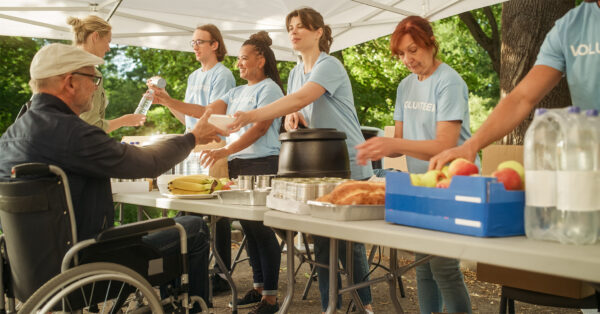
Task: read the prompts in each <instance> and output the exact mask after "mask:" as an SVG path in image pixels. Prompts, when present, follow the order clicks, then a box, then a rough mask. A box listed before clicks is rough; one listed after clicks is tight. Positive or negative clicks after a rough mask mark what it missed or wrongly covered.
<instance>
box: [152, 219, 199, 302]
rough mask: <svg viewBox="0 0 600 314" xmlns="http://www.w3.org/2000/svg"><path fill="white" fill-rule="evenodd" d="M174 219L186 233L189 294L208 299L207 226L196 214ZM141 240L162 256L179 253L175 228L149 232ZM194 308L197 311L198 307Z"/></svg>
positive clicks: (177, 234)
mask: <svg viewBox="0 0 600 314" xmlns="http://www.w3.org/2000/svg"><path fill="white" fill-rule="evenodd" d="M175 221H176V222H177V223H179V224H181V225H182V226H183V228H184V229H185V232H186V234H187V246H188V261H189V282H190V290H189V294H190V295H196V296H200V297H202V299H204V300H205V301H208V252H209V243H208V241H209V231H208V227H207V226H206V224H205V223H204V220H203V219H202V218H201V217H197V216H181V217H176V218H175ZM143 241H144V242H145V243H146V244H149V245H151V246H153V247H155V248H157V249H158V250H159V251H160V252H161V253H162V254H163V255H164V256H168V255H174V254H179V255H180V254H181V247H180V243H179V232H178V231H177V230H176V229H168V230H165V231H160V232H156V233H153V234H149V235H147V236H144V237H143ZM165 267H168V265H165ZM161 294H162V293H161ZM194 310H195V311H199V308H194Z"/></svg>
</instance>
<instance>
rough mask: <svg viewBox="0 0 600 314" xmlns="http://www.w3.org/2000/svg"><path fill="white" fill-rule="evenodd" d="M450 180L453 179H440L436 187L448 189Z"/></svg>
mask: <svg viewBox="0 0 600 314" xmlns="http://www.w3.org/2000/svg"><path fill="white" fill-rule="evenodd" d="M450 180H451V179H443V180H440V181H439V182H438V183H437V184H436V185H435V187H436V188H440V189H447V188H448V187H450Z"/></svg>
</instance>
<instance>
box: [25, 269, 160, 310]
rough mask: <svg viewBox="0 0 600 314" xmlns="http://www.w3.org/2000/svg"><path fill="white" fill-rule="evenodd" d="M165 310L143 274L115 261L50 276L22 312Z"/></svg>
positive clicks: (26, 303)
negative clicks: (114, 262)
mask: <svg viewBox="0 0 600 314" xmlns="http://www.w3.org/2000/svg"><path fill="white" fill-rule="evenodd" d="M78 310H84V312H100V313H117V312H118V313H163V309H162V306H161V304H160V301H159V298H158V295H157V293H156V292H155V290H154V288H152V286H151V285H150V284H149V283H148V281H147V280H146V279H144V277H142V276H141V275H140V274H138V273H136V272H135V271H133V270H131V269H129V268H127V267H125V266H121V265H118V264H113V263H91V264H84V265H81V266H77V267H74V268H71V269H69V270H67V271H65V272H64V273H61V274H59V275H57V276H55V277H54V278H52V279H50V281H48V282H47V283H45V284H44V285H43V286H42V287H40V288H39V289H38V290H37V291H36V292H35V293H34V294H33V295H32V296H31V297H30V298H29V299H28V300H27V302H25V303H24V304H23V307H22V308H21V310H20V312H21V313H48V312H52V311H59V312H74V311H78Z"/></svg>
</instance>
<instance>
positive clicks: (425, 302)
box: [415, 253, 471, 314]
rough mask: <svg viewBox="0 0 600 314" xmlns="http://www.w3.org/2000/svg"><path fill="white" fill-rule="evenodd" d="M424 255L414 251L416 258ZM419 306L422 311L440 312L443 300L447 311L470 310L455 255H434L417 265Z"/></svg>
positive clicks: (427, 313)
mask: <svg viewBox="0 0 600 314" xmlns="http://www.w3.org/2000/svg"><path fill="white" fill-rule="evenodd" d="M425 256H427V255H424V254H419V253H417V254H416V256H415V259H416V260H418V259H421V258H423V257H425ZM416 273H417V290H418V295H419V308H420V309H421V313H422V314H425V313H426V314H429V313H431V312H441V311H442V308H443V306H444V304H445V305H446V310H447V311H448V312H449V313H456V312H464V313H471V300H470V299H469V291H467V286H466V285H465V281H464V279H463V274H462V272H461V271H460V262H459V261H458V260H457V259H453V258H445V257H434V258H432V259H431V260H429V262H427V263H425V264H422V265H419V266H417V267H416Z"/></svg>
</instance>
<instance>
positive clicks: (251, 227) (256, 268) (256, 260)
mask: <svg viewBox="0 0 600 314" xmlns="http://www.w3.org/2000/svg"><path fill="white" fill-rule="evenodd" d="M278 164H279V156H267V157H262V158H255V159H239V158H236V159H233V160H231V161H229V163H228V167H229V176H230V177H231V178H236V177H237V176H239V175H262V174H277V167H278ZM240 223H241V225H242V228H244V233H245V234H246V239H247V240H248V242H247V243H248V251H247V252H248V257H250V265H251V266H252V274H253V279H254V286H255V287H261V286H262V287H263V295H277V285H278V281H279V265H280V264H281V251H280V249H279V243H278V242H277V238H276V237H275V233H274V232H273V230H272V229H271V228H269V227H265V225H264V224H263V222H262V221H249V220H240Z"/></svg>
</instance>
